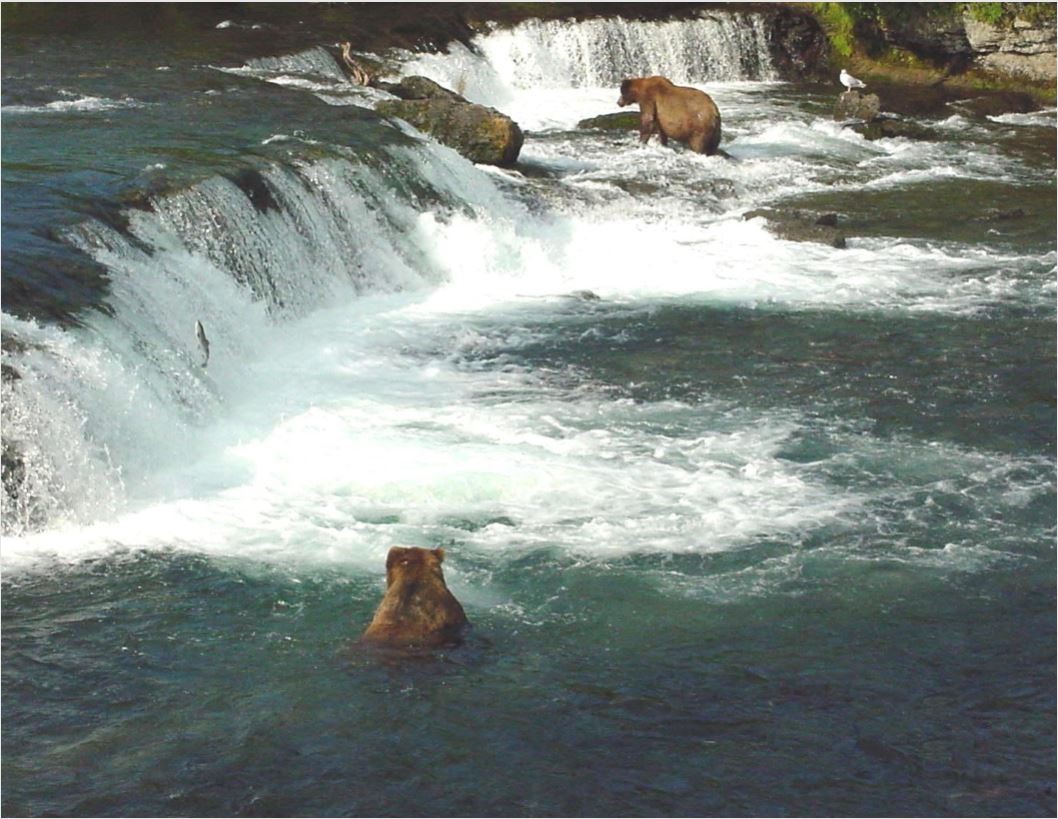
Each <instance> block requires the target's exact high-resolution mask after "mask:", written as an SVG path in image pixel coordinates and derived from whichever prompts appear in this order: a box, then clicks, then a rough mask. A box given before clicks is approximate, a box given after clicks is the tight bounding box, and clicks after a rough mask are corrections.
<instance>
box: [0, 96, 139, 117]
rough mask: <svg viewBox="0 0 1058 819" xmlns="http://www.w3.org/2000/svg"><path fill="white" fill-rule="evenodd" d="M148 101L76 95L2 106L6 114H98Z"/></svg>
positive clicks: (134, 106) (1, 111)
mask: <svg viewBox="0 0 1058 819" xmlns="http://www.w3.org/2000/svg"><path fill="white" fill-rule="evenodd" d="M147 104H148V103H145V102H140V101H139V100H136V99H133V98H132V97H125V98H124V99H117V100H116V99H108V98H106V97H92V96H83V97H74V98H72V99H61V100H54V101H53V102H48V103H45V104H43V105H5V106H3V107H2V108H0V113H4V114H70V113H74V114H79V113H83V114H96V113H102V112H104V111H113V110H115V109H119V108H142V107H144V106H145V105H147Z"/></svg>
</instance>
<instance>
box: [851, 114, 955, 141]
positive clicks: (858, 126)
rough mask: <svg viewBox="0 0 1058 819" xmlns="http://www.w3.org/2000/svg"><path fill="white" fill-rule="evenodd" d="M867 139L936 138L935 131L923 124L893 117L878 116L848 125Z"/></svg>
mask: <svg viewBox="0 0 1058 819" xmlns="http://www.w3.org/2000/svg"><path fill="white" fill-rule="evenodd" d="M850 127H851V128H852V130H854V131H856V132H857V133H860V134H863V135H864V137H866V138H867V139H871V140H873V139H882V138H883V137H907V138H908V139H936V136H937V135H936V132H935V131H933V130H932V129H930V128H927V127H925V126H924V125H919V124H917V123H914V122H908V121H907V120H904V119H896V118H893V117H878V118H877V119H875V120H874V121H872V122H859V123H855V124H854V125H852V126H850Z"/></svg>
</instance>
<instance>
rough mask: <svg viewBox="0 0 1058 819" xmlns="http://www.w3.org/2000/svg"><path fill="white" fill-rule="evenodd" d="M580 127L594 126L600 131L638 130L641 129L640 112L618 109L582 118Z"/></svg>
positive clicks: (578, 124)
mask: <svg viewBox="0 0 1058 819" xmlns="http://www.w3.org/2000/svg"><path fill="white" fill-rule="evenodd" d="M577 127H578V128H594V129H596V130H600V131H636V130H638V129H639V112H637V111H618V112H617V113H614V114H600V115H599V116H597V117H589V118H588V119H582V120H581V121H580V122H578V123H577Z"/></svg>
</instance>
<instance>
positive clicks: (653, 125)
mask: <svg viewBox="0 0 1058 819" xmlns="http://www.w3.org/2000/svg"><path fill="white" fill-rule="evenodd" d="M633 102H638V103H639V141H640V142H642V143H644V144H645V143H646V142H647V140H649V139H650V136H651V134H657V135H658V138H659V139H660V140H661V144H662V145H667V144H668V141H669V139H670V138H671V139H675V140H676V141H677V142H682V143H684V144H686V145H687V147H688V148H690V149H691V150H692V151H695V152H697V153H700V154H706V155H707V156H712V155H714V154H715V153H716V152H717V149H718V148H719V147H720V111H719V110H718V109H717V107H716V103H715V102H713V98H712V97H710V96H709V95H708V94H706V93H705V92H704V91H699V90H698V89H697V88H687V87H686V86H682V85H673V84H672V83H671V82H670V81H669V80H667V79H665V78H664V77H638V78H636V79H630V80H625V81H624V82H622V83H621V97H620V99H618V100H617V104H618V105H619V106H621V107H624V106H626V105H631V104H632V103H633Z"/></svg>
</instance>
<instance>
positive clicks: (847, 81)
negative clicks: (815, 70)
mask: <svg viewBox="0 0 1058 819" xmlns="http://www.w3.org/2000/svg"><path fill="white" fill-rule="evenodd" d="M838 79H839V80H841V84H842V85H844V86H845V88H847V89H848V90H849V91H851V90H852V89H853V88H866V87H867V83H865V82H864V81H863V80H857V79H856V78H855V77H854V76H852V75H851V74H850V73H849V72H848V71H846V70H845V69H844V68H843V69H841V76H840V77H838Z"/></svg>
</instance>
